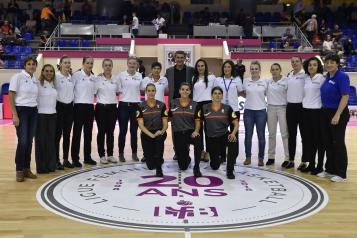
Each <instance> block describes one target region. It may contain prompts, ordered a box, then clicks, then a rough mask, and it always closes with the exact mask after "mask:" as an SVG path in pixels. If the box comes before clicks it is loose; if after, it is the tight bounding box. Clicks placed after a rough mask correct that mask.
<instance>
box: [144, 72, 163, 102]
mask: <svg viewBox="0 0 357 238" xmlns="http://www.w3.org/2000/svg"><path fill="white" fill-rule="evenodd" d="M149 83H152V84H154V85H155V87H156V94H155V99H156V100H159V101H161V102H165V90H168V88H169V82H168V81H167V78H166V77H164V76H161V77H160V79H159V80H158V81H155V80H154V78H150V77H145V78H144V79H143V82H142V84H141V87H142V88H141V90H145V88H146V85H148V84H149ZM145 99H147V95H146V94H145Z"/></svg>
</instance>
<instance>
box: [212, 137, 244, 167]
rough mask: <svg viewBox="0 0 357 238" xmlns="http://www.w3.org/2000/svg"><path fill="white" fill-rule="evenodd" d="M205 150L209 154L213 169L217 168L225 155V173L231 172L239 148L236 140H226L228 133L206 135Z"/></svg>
mask: <svg viewBox="0 0 357 238" xmlns="http://www.w3.org/2000/svg"><path fill="white" fill-rule="evenodd" d="M237 140H238V138H237ZM227 147H228V156H227V152H226V149H227ZM207 151H208V153H209V154H210V159H211V160H210V165H211V168H212V169H213V170H217V169H219V167H220V165H221V163H222V162H224V161H225V160H226V157H227V173H230V172H233V170H234V164H235V162H236V159H237V156H238V152H239V149H238V146H237V143H236V142H229V141H228V133H227V134H225V135H223V136H219V137H207Z"/></svg>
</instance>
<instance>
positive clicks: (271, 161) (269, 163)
mask: <svg viewBox="0 0 357 238" xmlns="http://www.w3.org/2000/svg"><path fill="white" fill-rule="evenodd" d="M274 163H275V159H268V161H267V162H266V163H265V165H272V164H274Z"/></svg>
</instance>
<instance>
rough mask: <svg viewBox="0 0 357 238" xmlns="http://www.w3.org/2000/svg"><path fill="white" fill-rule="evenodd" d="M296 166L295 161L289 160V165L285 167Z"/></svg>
mask: <svg viewBox="0 0 357 238" xmlns="http://www.w3.org/2000/svg"><path fill="white" fill-rule="evenodd" d="M294 167H295V163H294V161H289V163H288V165H287V166H286V167H285V168H287V169H291V168H294Z"/></svg>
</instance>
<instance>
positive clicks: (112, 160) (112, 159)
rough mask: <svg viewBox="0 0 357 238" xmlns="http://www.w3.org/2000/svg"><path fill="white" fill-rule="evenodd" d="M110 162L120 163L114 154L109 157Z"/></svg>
mask: <svg viewBox="0 0 357 238" xmlns="http://www.w3.org/2000/svg"><path fill="white" fill-rule="evenodd" d="M108 162H110V163H118V160H116V159H115V158H114V157H113V156H109V157H108Z"/></svg>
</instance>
